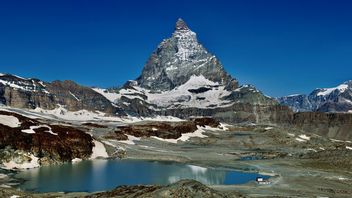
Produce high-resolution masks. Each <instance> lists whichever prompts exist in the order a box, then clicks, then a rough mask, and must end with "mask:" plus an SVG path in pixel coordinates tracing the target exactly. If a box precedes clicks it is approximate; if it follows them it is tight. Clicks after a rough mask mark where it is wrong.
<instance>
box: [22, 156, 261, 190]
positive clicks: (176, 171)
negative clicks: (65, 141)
mask: <svg viewBox="0 0 352 198" xmlns="http://www.w3.org/2000/svg"><path fill="white" fill-rule="evenodd" d="M258 176H261V177H264V178H268V176H262V175H259V174H256V173H247V172H240V171H234V170H228V169H221V168H219V169H218V168H204V167H199V166H194V165H187V164H181V163H172V162H156V161H144V160H93V161H90V160H89V161H81V162H76V163H67V164H63V165H52V166H45V167H41V168H36V169H30V170H25V171H22V172H20V173H18V174H17V175H16V177H17V178H21V179H25V180H26V182H24V183H23V184H21V185H20V186H19V188H20V189H22V190H26V191H35V192H78V191H81V192H83V191H84V192H94V191H103V190H111V189H114V188H116V187H117V186H121V185H138V184H170V183H174V182H176V181H179V180H181V179H194V180H197V181H200V182H202V183H204V184H210V185H213V184H225V185H230V184H244V183H247V182H249V181H255V179H256V177H258Z"/></svg>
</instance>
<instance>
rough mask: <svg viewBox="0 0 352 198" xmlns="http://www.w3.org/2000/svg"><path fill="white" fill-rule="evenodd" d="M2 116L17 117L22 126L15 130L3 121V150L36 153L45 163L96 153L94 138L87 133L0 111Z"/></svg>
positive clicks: (0, 144)
mask: <svg viewBox="0 0 352 198" xmlns="http://www.w3.org/2000/svg"><path fill="white" fill-rule="evenodd" d="M0 115H5V116H9V117H11V118H13V119H16V118H17V119H18V121H19V123H20V124H19V126H17V127H11V126H7V125H4V124H1V123H2V122H0V149H5V150H8V148H10V149H13V150H14V151H16V150H20V151H25V152H29V153H32V154H33V155H34V156H36V157H38V158H39V159H40V160H41V162H42V163H55V162H63V161H71V160H72V159H74V158H83V159H85V158H89V157H90V155H91V154H92V148H93V146H94V143H93V141H92V137H91V136H90V135H89V134H86V133H85V132H84V131H81V130H79V129H76V128H73V127H69V126H61V125H47V124H44V123H41V122H39V121H37V120H35V119H30V118H27V117H24V116H21V115H19V114H16V113H12V112H6V111H0Z"/></svg>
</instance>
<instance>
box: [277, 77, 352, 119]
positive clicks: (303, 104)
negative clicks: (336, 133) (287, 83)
mask: <svg viewBox="0 0 352 198" xmlns="http://www.w3.org/2000/svg"><path fill="white" fill-rule="evenodd" d="M278 101H279V102H280V103H281V104H283V105H287V106H289V107H290V108H291V109H293V110H294V111H295V112H304V111H319V112H352V80H350V81H346V82H344V83H343V84H340V85H338V86H337V87H333V88H318V89H315V90H314V91H312V92H311V93H310V94H309V95H305V94H297V95H291V96H286V97H281V98H278Z"/></svg>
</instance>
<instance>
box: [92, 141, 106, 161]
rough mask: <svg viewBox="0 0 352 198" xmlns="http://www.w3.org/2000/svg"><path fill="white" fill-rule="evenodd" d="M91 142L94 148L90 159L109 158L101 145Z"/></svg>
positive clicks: (97, 142)
mask: <svg viewBox="0 0 352 198" xmlns="http://www.w3.org/2000/svg"><path fill="white" fill-rule="evenodd" d="M93 142H94V147H93V149H92V155H91V156H90V159H96V158H98V157H102V158H107V157H109V155H108V153H107V152H106V149H105V146H104V144H103V143H101V142H99V141H96V140H93Z"/></svg>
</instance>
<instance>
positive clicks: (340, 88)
mask: <svg viewBox="0 0 352 198" xmlns="http://www.w3.org/2000/svg"><path fill="white" fill-rule="evenodd" d="M347 89H348V85H346V84H342V85H339V86H337V87H334V88H328V89H322V91H320V92H319V93H317V95H318V96H326V95H329V94H331V93H332V92H333V91H336V90H338V91H339V92H344V91H346V90H347Z"/></svg>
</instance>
